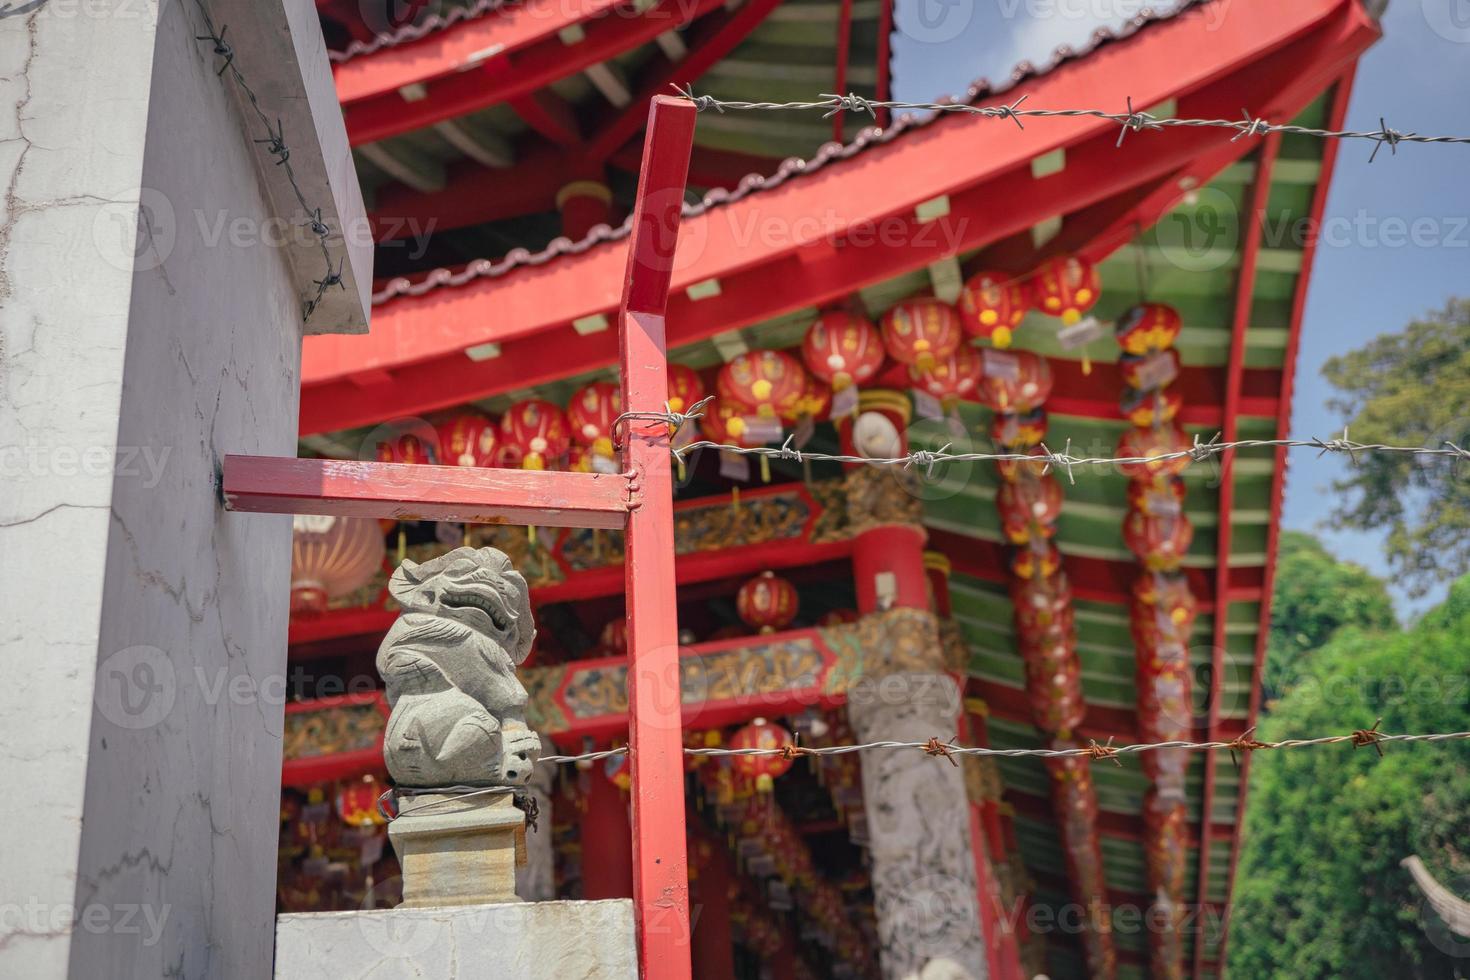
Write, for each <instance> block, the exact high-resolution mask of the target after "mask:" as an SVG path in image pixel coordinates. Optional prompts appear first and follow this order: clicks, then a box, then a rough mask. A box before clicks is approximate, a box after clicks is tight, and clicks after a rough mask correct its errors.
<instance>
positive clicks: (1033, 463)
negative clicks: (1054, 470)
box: [995, 446, 1051, 483]
mask: <svg viewBox="0 0 1470 980" xmlns="http://www.w3.org/2000/svg"><path fill="white" fill-rule="evenodd" d="M1010 452H1013V453H1023V454H1024V455H1026V456H1028V457H1030V458H1029V459H998V460H996V461H995V471H996V472H997V473H999V474H1000V478H1001V479H1002V480H1004V481H1005V482H1007V483H1014V482H1016V481H1017V480H1024V479H1027V478H1034V479H1040V478H1041V477H1043V476H1045V475H1046V474H1047V472H1048V471H1049V467H1050V465H1051V464H1050V463H1049V462H1048V459H1049V457H1050V454H1049V453H1048V452H1047V451H1046V450H1045V449H1043V448H1041V447H1040V446H1035V447H1033V448H1031V449H1015V450H1010Z"/></svg>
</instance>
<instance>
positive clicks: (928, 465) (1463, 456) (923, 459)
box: [668, 413, 1470, 484]
mask: <svg viewBox="0 0 1470 980" xmlns="http://www.w3.org/2000/svg"><path fill="white" fill-rule="evenodd" d="M673 417H674V413H670V414H669V416H668V418H670V419H672V418H673ZM684 417H686V418H687V417H688V414H687V413H685V416H684ZM794 438H795V436H794V435H793V436H787V437H786V441H785V442H783V443H782V444H781V445H780V446H735V445H730V444H729V443H723V442H712V441H710V440H708V439H702V440H699V441H697V442H691V443H689V444H688V445H687V446H681V447H678V448H670V450H669V451H670V452H671V453H673V455H674V457H675V458H676V459H678V460H679V461H680V462H684V461H685V457H686V456H688V455H689V454H690V453H692V452H695V451H696V450H700V449H718V450H719V451H720V452H728V453H736V454H739V455H742V456H765V457H769V458H774V459H780V460H787V461H791V462H798V463H801V462H814V463H815V462H825V463H849V464H854V465H857V464H861V465H865V466H899V467H903V468H904V469H914V468H919V469H922V470H924V471H925V474H926V475H928V476H933V472H934V467H936V466H939V465H941V464H944V463H980V462H1017V463H1021V462H1028V463H1041V464H1043V469H1042V471H1043V472H1050V471H1051V469H1052V468H1053V467H1055V468H1057V469H1060V470H1064V471H1065V472H1066V474H1067V480H1068V481H1069V482H1070V483H1073V484H1075V483H1076V482H1077V478H1076V474H1075V472H1074V470H1075V468H1076V467H1079V466H1120V465H1140V466H1141V465H1145V464H1149V463H1164V462H1170V461H1173V460H1180V459H1188V460H1189V461H1190V462H1192V463H1201V462H1205V461H1206V460H1209V459H1212V458H1215V457H1219V456H1223V455H1225V454H1226V453H1228V452H1236V451H1239V450H1242V449H1273V448H1286V449H1316V450H1318V453H1317V455H1318V456H1322V455H1324V454H1326V453H1341V454H1345V455H1347V456H1349V457H1351V458H1352V460H1353V462H1354V463H1356V462H1358V456H1359V455H1360V454H1363V453H1389V454H1409V455H1414V456H1437V457H1443V458H1447V459H1451V460H1456V461H1467V460H1470V451H1467V450H1465V449H1462V448H1461V447H1460V446H1458V445H1456V444H1455V443H1453V442H1450V441H1449V440H1448V439H1446V440H1445V441H1444V444H1443V445H1442V446H1437V447H1436V446H1391V445H1387V444H1384V443H1368V442H1354V441H1353V440H1351V439H1349V438H1348V433H1347V430H1346V429H1344V430H1343V434H1342V438H1340V439H1322V438H1318V437H1315V436H1314V437H1312V438H1310V439H1237V440H1235V441H1233V442H1222V441H1221V440H1220V434H1219V433H1218V432H1217V433H1215V435H1213V436H1211V437H1210V438H1209V439H1208V440H1203V441H1202V440H1201V439H1200V437H1199V436H1198V435H1196V436H1195V437H1194V444H1193V445H1191V446H1190V447H1189V448H1188V449H1180V450H1175V451H1173V452H1167V453H1158V454H1156V455H1153V456H1073V455H1072V440H1071V439H1068V440H1067V442H1066V447H1065V448H1064V449H1063V450H1062V451H1061V452H1053V451H1052V450H1050V449H1048V448H1047V446H1046V443H1045V442H1043V443H1040V444H1039V445H1038V446H1037V449H1038V450H1040V451H1039V452H1024V453H1023V452H1003V453H993V452H973V453H952V452H950V451H949V444H946V445H945V446H943V447H942V448H940V449H935V450H929V449H916V450H914V451H913V452H910V453H908V454H906V455H903V456H884V457H868V456H853V455H847V454H844V453H822V452H807V451H806V450H803V449H797V448H796V447H795V446H794V445H792V441H793V439H794Z"/></svg>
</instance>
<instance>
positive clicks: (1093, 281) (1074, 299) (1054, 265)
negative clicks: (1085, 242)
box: [1031, 255, 1102, 326]
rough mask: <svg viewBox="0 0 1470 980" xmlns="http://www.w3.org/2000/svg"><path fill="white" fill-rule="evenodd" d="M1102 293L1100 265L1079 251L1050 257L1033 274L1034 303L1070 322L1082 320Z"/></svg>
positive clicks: (1045, 311)
mask: <svg viewBox="0 0 1470 980" xmlns="http://www.w3.org/2000/svg"><path fill="white" fill-rule="evenodd" d="M1101 297H1102V279H1101V277H1100V276H1098V274H1097V268H1096V267H1095V266H1094V265H1093V264H1092V263H1091V262H1089V261H1088V260H1087V259H1084V258H1082V257H1081V256H1078V255H1058V256H1055V257H1054V258H1050V259H1047V260H1046V261H1045V262H1043V263H1042V264H1041V265H1040V266H1039V267H1038V268H1037V269H1036V271H1035V272H1033V273H1032V275H1031V305H1032V306H1034V307H1035V308H1036V309H1038V310H1040V311H1041V312H1042V313H1045V314H1046V315H1047V316H1054V317H1060V318H1061V321H1062V322H1063V323H1064V324H1066V325H1068V326H1071V325H1072V324H1074V323H1076V322H1077V321H1079V320H1081V319H1082V316H1083V314H1085V313H1086V312H1087V311H1088V310H1090V309H1092V308H1093V307H1094V306H1096V305H1097V301H1098V299H1100V298H1101Z"/></svg>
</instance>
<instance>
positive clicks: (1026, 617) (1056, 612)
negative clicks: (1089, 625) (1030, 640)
mask: <svg viewBox="0 0 1470 980" xmlns="http://www.w3.org/2000/svg"><path fill="white" fill-rule="evenodd" d="M1010 592H1011V606H1012V608H1013V609H1014V610H1015V614H1016V632H1017V633H1019V634H1020V635H1021V636H1022V638H1023V639H1024V638H1026V637H1035V638H1038V639H1039V638H1040V637H1041V636H1043V635H1047V634H1053V633H1061V632H1062V631H1063V629H1064V628H1070V626H1071V623H1072V619H1073V612H1072V584H1071V582H1069V581H1068V580H1067V576H1065V575H1063V574H1061V573H1060V572H1059V573H1057V574H1055V575H1050V576H1046V575H1043V576H1040V577H1033V578H1023V579H1013V580H1012V581H1011V588H1010Z"/></svg>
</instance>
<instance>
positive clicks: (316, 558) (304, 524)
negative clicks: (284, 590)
mask: <svg viewBox="0 0 1470 980" xmlns="http://www.w3.org/2000/svg"><path fill="white" fill-rule="evenodd" d="M291 530H292V535H291V612H292V613H319V612H323V611H325V610H326V608H327V603H328V602H329V601H330V600H332V599H337V598H340V597H342V596H345V595H347V594H349V593H352V592H356V591H357V590H358V589H360V588H362V587H363V586H364V585H367V584H368V583H369V582H370V581H372V578H373V576H374V575H376V574H377V573H378V570H379V569H380V568H381V567H382V565H383V529H382V528H381V527H379V526H378V522H377V521H375V520H373V519H372V518H370V517H333V516H329V515H321V514H298V515H297V516H296V517H294V518H292V520H291Z"/></svg>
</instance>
